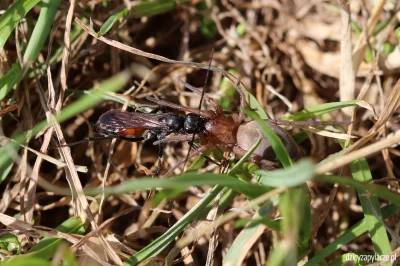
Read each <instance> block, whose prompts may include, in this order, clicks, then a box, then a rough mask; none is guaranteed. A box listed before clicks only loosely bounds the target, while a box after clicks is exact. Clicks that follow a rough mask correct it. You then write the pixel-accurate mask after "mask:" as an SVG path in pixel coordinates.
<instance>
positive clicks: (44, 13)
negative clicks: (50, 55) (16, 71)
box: [24, 0, 61, 62]
mask: <svg viewBox="0 0 400 266" xmlns="http://www.w3.org/2000/svg"><path fill="white" fill-rule="evenodd" d="M60 3H61V0H42V3H41V10H40V15H39V18H38V21H37V23H36V25H35V28H34V29H33V32H32V35H31V38H30V39H29V43H28V46H27V47H26V51H25V54H24V62H29V61H30V62H33V61H35V60H36V59H37V57H38V56H39V53H40V51H41V50H42V48H43V45H44V42H45V41H46V39H47V36H48V35H49V32H50V29H51V27H52V26H53V21H54V17H55V15H56V13H57V10H58V7H59V6H60Z"/></svg>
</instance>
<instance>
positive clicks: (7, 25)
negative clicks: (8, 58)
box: [0, 0, 40, 51]
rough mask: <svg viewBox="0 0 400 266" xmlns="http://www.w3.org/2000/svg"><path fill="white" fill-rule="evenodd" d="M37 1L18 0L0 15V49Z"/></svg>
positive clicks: (38, 0)
mask: <svg viewBox="0 0 400 266" xmlns="http://www.w3.org/2000/svg"><path fill="white" fill-rule="evenodd" d="M39 2H40V0H19V1H17V2H16V3H14V4H13V5H12V6H11V7H10V8H9V9H7V10H6V12H4V14H3V15H1V16H0V51H1V50H2V49H3V47H4V44H5V43H6V41H7V39H8V37H10V35H11V33H12V32H13V30H14V29H15V27H16V26H17V24H18V23H19V22H20V21H21V19H23V18H24V17H25V15H26V14H27V13H28V12H29V10H31V9H32V8H33V7H34V6H35V5H36V4H37V3H39Z"/></svg>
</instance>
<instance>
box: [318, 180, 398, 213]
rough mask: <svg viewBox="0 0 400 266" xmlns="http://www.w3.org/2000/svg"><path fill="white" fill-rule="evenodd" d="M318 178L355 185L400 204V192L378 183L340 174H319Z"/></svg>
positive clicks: (331, 182)
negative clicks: (365, 181)
mask: <svg viewBox="0 0 400 266" xmlns="http://www.w3.org/2000/svg"><path fill="white" fill-rule="evenodd" d="M316 179H318V180H319V181H322V182H326V183H330V184H335V183H338V184H339V185H343V186H349V187H354V188H357V189H364V190H366V191H368V192H370V193H373V194H376V195H377V196H378V197H380V198H382V199H385V200H387V201H390V202H392V203H393V204H396V205H399V206H400V194H398V193H395V192H393V191H391V190H389V189H387V188H385V187H384V186H380V185H376V184H368V183H364V182H359V181H356V180H353V179H349V178H343V177H339V176H317V177H316Z"/></svg>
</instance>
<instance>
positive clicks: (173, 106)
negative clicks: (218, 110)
mask: <svg viewBox="0 0 400 266" xmlns="http://www.w3.org/2000/svg"><path fill="white" fill-rule="evenodd" d="M146 99H147V100H149V101H152V102H155V103H157V104H159V105H165V106H168V107H171V108H173V109H176V110H180V111H183V112H190V113H193V114H197V115H201V116H203V117H207V118H210V117H212V115H213V113H212V112H208V111H202V110H198V109H194V108H189V107H185V106H181V105H177V104H174V103H170V102H167V101H163V100H157V99H155V98H153V97H146Z"/></svg>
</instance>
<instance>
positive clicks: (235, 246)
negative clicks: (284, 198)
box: [223, 201, 273, 266]
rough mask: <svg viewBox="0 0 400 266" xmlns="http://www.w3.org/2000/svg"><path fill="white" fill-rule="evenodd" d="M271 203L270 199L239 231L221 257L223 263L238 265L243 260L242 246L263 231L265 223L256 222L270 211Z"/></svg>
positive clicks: (251, 241) (252, 241)
mask: <svg viewBox="0 0 400 266" xmlns="http://www.w3.org/2000/svg"><path fill="white" fill-rule="evenodd" d="M272 207H273V204H272V202H271V201H269V202H267V203H266V204H265V205H264V206H263V207H262V208H260V210H259V213H258V214H257V215H256V216H255V217H254V218H253V219H252V220H251V221H250V222H249V223H248V224H247V225H246V227H245V228H244V229H243V230H242V231H241V232H240V233H239V235H238V236H237V237H236V238H235V240H234V241H233V243H232V245H231V247H230V248H229V250H228V252H227V253H226V255H225V256H224V258H223V265H232V266H239V265H242V262H243V255H244V254H243V247H244V246H247V245H248V243H249V242H250V243H254V241H255V239H254V237H259V231H260V230H262V231H264V229H265V225H264V224H260V223H257V219H259V218H262V217H266V216H267V215H268V214H269V212H270V211H271V209H272Z"/></svg>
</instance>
